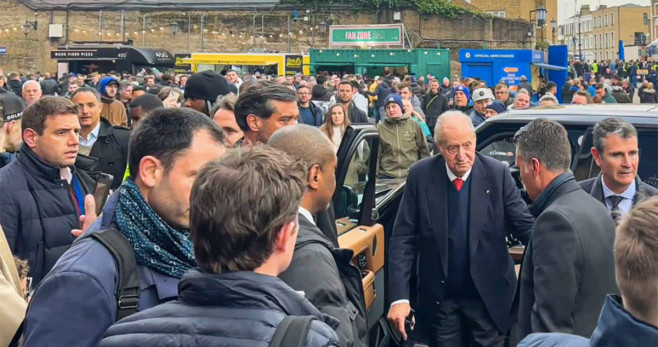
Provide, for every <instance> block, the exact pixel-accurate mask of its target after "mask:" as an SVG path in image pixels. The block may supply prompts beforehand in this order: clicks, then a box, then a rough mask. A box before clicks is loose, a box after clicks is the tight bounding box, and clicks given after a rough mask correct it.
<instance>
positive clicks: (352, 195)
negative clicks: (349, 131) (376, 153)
mask: <svg viewBox="0 0 658 347" xmlns="http://www.w3.org/2000/svg"><path fill="white" fill-rule="evenodd" d="M372 141H373V138H372V137H370V138H365V139H363V140H361V141H360V142H359V144H358V146H357V147H356V150H355V151H354V152H353V153H352V155H351V157H350V160H349V164H348V167H347V174H346V175H345V183H344V184H343V186H342V187H336V189H339V192H338V197H339V198H338V201H337V202H336V201H334V209H335V214H336V219H347V220H352V221H354V222H357V220H358V218H359V215H360V212H361V206H362V203H363V194H364V191H365V189H366V185H367V183H368V180H369V177H368V171H369V167H370V153H371V151H370V148H371V147H372V143H371V142H372Z"/></svg>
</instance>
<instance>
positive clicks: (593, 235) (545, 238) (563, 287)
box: [511, 176, 619, 346]
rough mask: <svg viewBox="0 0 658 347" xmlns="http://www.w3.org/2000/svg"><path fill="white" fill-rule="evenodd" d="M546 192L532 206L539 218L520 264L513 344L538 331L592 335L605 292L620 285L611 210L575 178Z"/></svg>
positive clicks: (611, 290) (615, 289)
mask: <svg viewBox="0 0 658 347" xmlns="http://www.w3.org/2000/svg"><path fill="white" fill-rule="evenodd" d="M560 177H562V176H558V178H556V179H559V178H560ZM553 183H556V182H555V181H554V182H553ZM547 194H548V195H546V200H544V201H545V203H543V204H539V205H538V201H537V200H536V201H535V202H534V203H533V207H532V208H531V211H532V212H533V214H534V215H535V216H536V217H537V221H536V223H535V228H534V230H533V231H532V237H531V239H530V243H529V244H528V246H527V248H526V250H525V255H524V256H523V264H522V265H521V273H520V276H519V282H520V286H519V291H518V292H517V296H518V299H519V301H518V303H519V316H518V318H519V326H518V328H519V330H518V334H516V333H515V334H514V336H513V337H512V341H511V342H512V344H511V345H513V346H516V344H517V343H518V342H519V341H520V340H521V339H523V338H524V337H525V336H527V335H529V334H530V333H537V332H561V333H568V334H574V335H580V336H583V337H589V336H591V335H592V332H593V331H594V328H595V327H596V322H597V320H598V317H599V313H600V312H601V307H602V306H603V302H604V301H605V298H606V295H607V294H610V293H617V292H618V291H619V290H618V289H617V284H616V282H615V266H614V257H613V251H612V248H613V241H614V237H615V223H614V222H613V220H612V218H611V217H610V213H608V210H607V209H606V208H605V207H604V206H603V205H602V204H601V203H599V202H597V201H596V200H595V199H594V198H593V197H591V196H590V195H589V194H587V193H586V192H584V191H583V190H582V189H581V188H580V185H579V184H578V183H577V182H576V181H575V180H573V179H571V180H567V181H565V182H562V183H561V184H556V185H555V189H554V190H553V191H552V192H549V193H547ZM540 198H541V196H540ZM542 199H543V198H542ZM542 205H543V206H542Z"/></svg>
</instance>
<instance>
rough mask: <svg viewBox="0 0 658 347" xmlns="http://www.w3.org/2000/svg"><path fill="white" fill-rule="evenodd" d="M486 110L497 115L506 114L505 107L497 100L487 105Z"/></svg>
mask: <svg viewBox="0 0 658 347" xmlns="http://www.w3.org/2000/svg"><path fill="white" fill-rule="evenodd" d="M487 108H490V109H492V110H494V111H496V112H497V113H498V114H501V113H505V112H507V107H505V104H503V102H502V101H499V100H494V101H492V102H490V103H489V105H487Z"/></svg>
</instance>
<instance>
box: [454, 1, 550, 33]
mask: <svg viewBox="0 0 658 347" xmlns="http://www.w3.org/2000/svg"><path fill="white" fill-rule="evenodd" d="M466 1H468V2H470V4H471V5H473V6H475V7H477V8H479V9H480V10H482V11H484V12H487V13H489V14H491V15H493V16H496V17H504V18H516V19H524V20H526V21H532V22H534V23H536V12H532V11H535V10H537V8H539V6H544V8H546V23H545V24H544V26H543V27H542V28H535V30H536V33H537V34H536V36H537V37H536V40H537V41H547V42H550V43H553V32H552V28H551V22H552V21H557V0H466Z"/></svg>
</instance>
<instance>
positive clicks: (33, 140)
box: [23, 128, 39, 150]
mask: <svg viewBox="0 0 658 347" xmlns="http://www.w3.org/2000/svg"><path fill="white" fill-rule="evenodd" d="M38 139H39V134H37V132H36V131H34V129H31V128H27V129H25V130H23V142H24V143H25V144H26V145H27V146H28V147H29V148H30V149H32V150H33V149H34V148H36V146H37V140H38Z"/></svg>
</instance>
